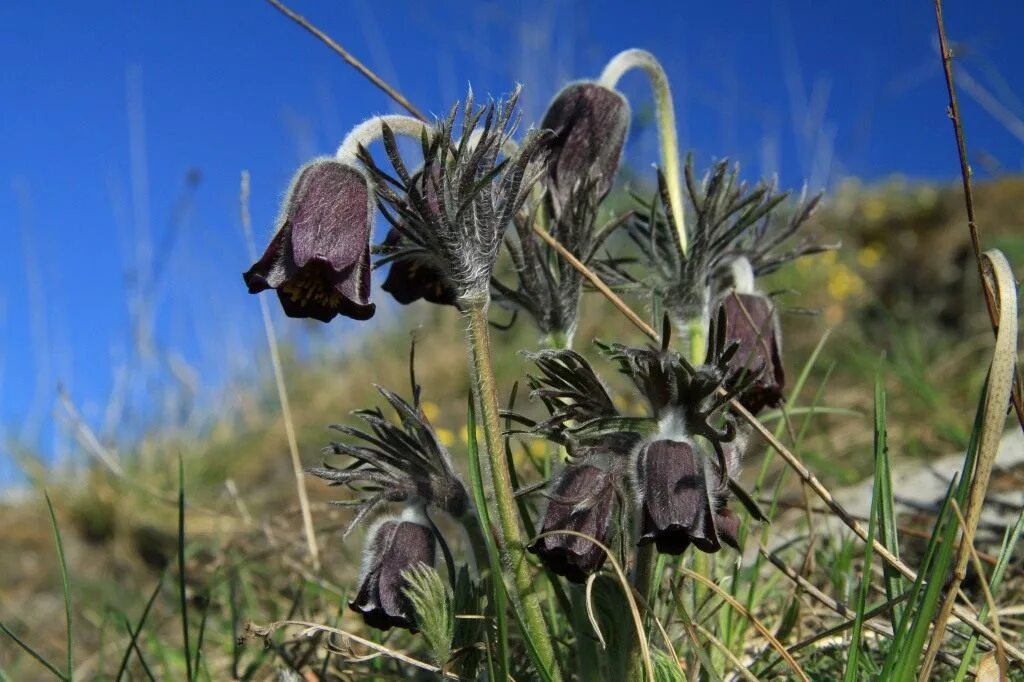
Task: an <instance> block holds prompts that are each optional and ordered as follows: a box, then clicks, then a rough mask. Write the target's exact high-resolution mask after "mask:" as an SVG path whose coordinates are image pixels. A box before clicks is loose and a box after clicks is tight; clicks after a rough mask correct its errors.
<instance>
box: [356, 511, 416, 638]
mask: <svg viewBox="0 0 1024 682" xmlns="http://www.w3.org/2000/svg"><path fill="white" fill-rule="evenodd" d="M435 552H436V543H435V540H434V533H433V531H432V530H431V529H430V528H428V527H427V526H426V525H423V524H421V523H419V522H417V521H412V520H408V521H406V520H399V519H389V520H387V521H383V522H381V523H380V524H379V525H378V526H377V527H376V528H374V529H373V530H371V531H370V534H369V536H368V539H367V543H366V547H365V548H364V550H363V568H362V571H361V574H360V578H359V591H358V592H357V593H356V596H355V599H353V600H352V601H350V602H349V604H348V605H349V608H351V609H352V610H353V611H355V612H357V613H360V614H362V616H363V620H364V621H365V622H366V624H367V625H369V626H370V627H374V628H377V629H379V630H388V629H390V628H392V627H399V628H406V629H407V630H410V631H412V632H416V612H415V609H414V608H413V605H412V603H411V602H410V601H409V598H408V597H407V596H405V592H404V590H405V587H406V585H407V584H408V581H407V580H406V579H405V578H404V577H403V576H402V573H403V572H404V571H406V570H408V569H410V568H414V567H415V566H417V565H419V564H421V563H423V564H426V565H428V566H433V565H434V555H435Z"/></svg>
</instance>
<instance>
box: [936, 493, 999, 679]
mask: <svg viewBox="0 0 1024 682" xmlns="http://www.w3.org/2000/svg"><path fill="white" fill-rule="evenodd" d="M950 504H951V505H952V507H953V513H954V514H956V519H957V521H958V522H959V523H960V528H961V530H962V531H963V533H964V534H965V535H966V533H967V521H966V520H965V519H964V515H963V513H962V512H961V511H960V505H958V504H957V503H956V500H950ZM962 549H963V548H962V547H961V551H962ZM967 550H968V551H969V552H970V554H971V563H972V564H973V565H974V570H975V571H976V572H977V574H978V576H979V577H980V578H981V579H980V580H979V581H978V583H979V584H980V585H981V592H982V594H984V595H985V601H986V602H987V603H988V612H989V616H990V617H991V618H992V629H993V630H995V631H996V637H998V641H996V650H995V655H996V660H997V661H998V662H999V670H1000V677H1001V678H1002V679H1004V678H1005V677H1006V651H1004V650H1003V628H1002V626H1000V624H999V609H997V608H996V600H995V598H993V596H992V591H991V590H990V589H989V588H988V581H987V580H985V569H984V568H983V567H982V565H981V559H979V558H978V553H977V552H976V551H974V543H973V542H972V543H968V544H967Z"/></svg>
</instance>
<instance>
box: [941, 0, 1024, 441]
mask: <svg viewBox="0 0 1024 682" xmlns="http://www.w3.org/2000/svg"><path fill="white" fill-rule="evenodd" d="M935 25H936V30H937V31H938V34H939V51H940V52H941V57H942V71H943V73H944V74H945V76H946V92H947V94H948V95H949V109H948V114H949V120H950V122H951V123H952V124H953V135H954V136H955V137H956V151H957V155H958V156H959V158H960V177H961V179H962V181H963V186H964V208H965V209H966V210H967V230H968V232H969V233H970V236H971V249H972V250H973V251H974V261H975V263H976V264H977V266H978V276H979V277H980V278H981V286H982V290H983V291H984V292H985V305H986V307H987V308H988V316H989V320H990V321H991V323H992V332H993V333H995V334H998V332H999V314H998V311H997V308H996V295H995V292H993V291H992V287H991V286H989V282H988V281H987V278H986V277H985V264H984V258H983V255H982V253H981V244H980V241H979V239H978V223H977V222H976V220H975V216H974V192H973V191H972V190H971V165H970V163H969V162H968V160H967V142H966V140H965V139H964V127H963V123H962V121H961V120H960V104H959V102H958V101H957V96H956V86H955V85H954V84H953V51H952V50H951V49H950V47H949V41H947V40H946V25H945V22H943V20H942V0H935ZM1021 391H1022V387H1021V376H1020V372H1019V371H1018V369H1017V368H1016V367H1014V369H1013V389H1012V391H1011V397H1012V399H1013V407H1014V409H1015V410H1016V411H1017V421H1018V422H1020V426H1021V429H1022V430H1024V395H1022V393H1021Z"/></svg>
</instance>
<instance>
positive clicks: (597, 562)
mask: <svg viewBox="0 0 1024 682" xmlns="http://www.w3.org/2000/svg"><path fill="white" fill-rule="evenodd" d="M615 477H616V474H615V473H614V472H613V471H607V470H604V469H602V468H600V467H598V466H595V465H594V464H589V463H583V464H570V465H569V466H567V467H566V468H565V469H564V470H563V471H562V473H561V475H560V476H559V477H558V480H557V481H556V483H555V486H554V491H553V492H552V493H551V494H549V496H548V497H549V499H550V501H549V502H548V508H547V510H546V511H545V512H544V521H543V524H542V526H541V537H540V538H538V539H537V540H536V541H534V542H533V544H531V545H530V546H529V547H527V549H528V550H530V551H531V552H533V553H534V554H536V555H537V556H538V557H540V560H541V561H543V562H544V565H545V566H547V567H548V568H549V569H551V571H552V572H554V573H557V574H558V575H561V576H565V577H566V579H568V580H569V581H571V582H574V583H583V582H586V580H587V577H588V576H590V575H591V574H592V573H596V572H597V571H599V570H601V566H603V565H604V560H605V550H603V549H602V548H600V547H598V546H597V545H596V544H594V543H593V542H592V541H590V540H588V539H587V538H583V537H580V536H579V535H573V534H570V533H558V532H554V533H552V534H550V535H545V533H550V532H551V531H566V530H568V531H574V532H576V533H581V534H583V535H586V536H589V537H591V538H594V539H595V540H597V541H598V542H600V543H601V544H602V545H604V546H605V547H608V546H609V545H610V544H611V538H612V533H613V530H614V529H613V527H612V516H613V511H614V509H615V499H616V490H615V489H616V485H615V480H614V479H615Z"/></svg>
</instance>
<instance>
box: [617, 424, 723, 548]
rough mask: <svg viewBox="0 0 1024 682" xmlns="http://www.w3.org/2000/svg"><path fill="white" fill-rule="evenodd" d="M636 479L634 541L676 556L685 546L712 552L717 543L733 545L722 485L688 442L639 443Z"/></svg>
mask: <svg viewBox="0 0 1024 682" xmlns="http://www.w3.org/2000/svg"><path fill="white" fill-rule="evenodd" d="M706 466H708V467H709V468H708V469H707V471H710V472H711V476H710V480H709V476H708V475H707V474H706V469H705V467H706ZM637 479H638V480H637V487H638V490H639V492H640V496H641V525H640V544H646V543H649V542H653V543H655V546H656V547H657V548H658V551H659V552H662V553H663V554H682V553H683V551H684V550H685V549H686V548H687V547H689V546H690V545H691V544H692V545H693V546H694V547H696V548H697V549H699V550H700V551H702V552H708V553H714V552H717V551H718V550H720V549H721V548H722V544H721V543H722V542H723V541H724V542H725V543H726V544H728V545H730V546H733V547H738V542H737V539H736V533H737V532H738V530H739V519H738V518H737V517H736V516H735V515H734V514H733V513H732V512H731V511H729V510H728V509H726V508H725V496H726V487H725V486H723V485H721V476H720V474H719V473H718V472H717V470H715V469H713V468H710V465H708V463H707V462H706V461H705V455H704V454H703V453H701V452H699V451H698V449H697V446H696V445H694V444H693V443H692V442H688V441H679V440H656V441H653V442H651V443H648V444H647V445H645V446H643V448H641V450H640V452H639V457H638V459H637Z"/></svg>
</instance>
